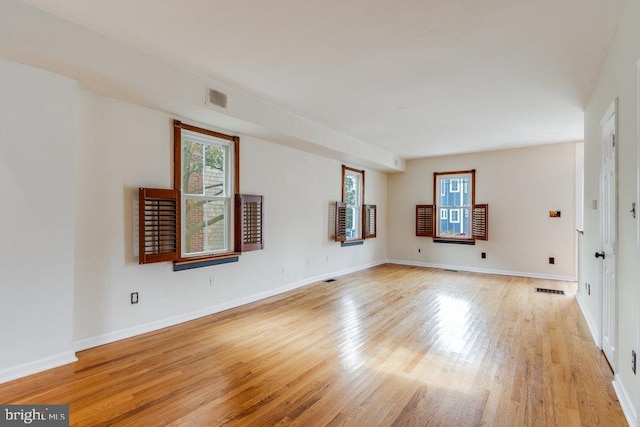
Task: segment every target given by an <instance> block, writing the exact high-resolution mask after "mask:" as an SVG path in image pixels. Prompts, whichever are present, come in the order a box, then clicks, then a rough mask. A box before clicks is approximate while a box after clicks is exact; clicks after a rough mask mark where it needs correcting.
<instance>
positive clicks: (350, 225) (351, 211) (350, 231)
mask: <svg viewBox="0 0 640 427" xmlns="http://www.w3.org/2000/svg"><path fill="white" fill-rule="evenodd" d="M346 231H347V239H354V238H358V237H360V209H359V208H355V207H347V226H346Z"/></svg>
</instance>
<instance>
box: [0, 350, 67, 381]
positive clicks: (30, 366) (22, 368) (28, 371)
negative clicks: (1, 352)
mask: <svg viewBox="0 0 640 427" xmlns="http://www.w3.org/2000/svg"><path fill="white" fill-rule="evenodd" d="M77 361H78V358H77V357H76V355H75V353H74V352H73V351H72V350H69V351H65V352H63V353H58V354H54V355H52V356H49V357H45V358H44V359H40V360H36V361H33V362H29V363H24V364H22V365H18V366H14V367H12V368H8V369H3V370H2V371H0V384H2V383H5V382H9V381H12V380H15V379H18V378H22V377H26V376H27V375H32V374H37V373H38V372H42V371H46V370H47V369H53V368H57V367H58V366H62V365H66V364H67V363H73V362H77Z"/></svg>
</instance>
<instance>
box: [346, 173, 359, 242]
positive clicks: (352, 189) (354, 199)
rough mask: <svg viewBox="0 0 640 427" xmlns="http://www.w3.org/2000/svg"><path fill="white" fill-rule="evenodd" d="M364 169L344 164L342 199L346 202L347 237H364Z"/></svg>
mask: <svg viewBox="0 0 640 427" xmlns="http://www.w3.org/2000/svg"><path fill="white" fill-rule="evenodd" d="M363 194H364V171H362V170H357V169H352V168H348V167H346V166H343V190H342V201H343V202H344V203H346V239H347V240H354V239H361V238H362V223H361V221H362V201H363V198H364V197H363Z"/></svg>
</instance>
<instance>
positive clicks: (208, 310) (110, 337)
mask: <svg viewBox="0 0 640 427" xmlns="http://www.w3.org/2000/svg"><path fill="white" fill-rule="evenodd" d="M385 263H386V260H380V261H377V262H374V263H370V264H365V265H361V266H358V267H352V268H347V269H344V270H340V271H336V272H333V273H327V274H322V275H319V276H315V277H310V278H308V279H304V280H300V281H298V282H295V283H290V284H288V285H284V286H281V287H279V288H275V289H270V290H268V291H265V292H260V293H258V294H254V295H250V296H247V297H244V298H239V299H236V300H233V301H227V302H224V303H221V304H216V305H213V306H210V307H205V308H203V309H201V310H197V311H194V312H191V313H185V314H179V315H176V316H171V317H167V318H165V319H160V320H156V321H155V322H149V323H144V324H142V325H138V326H134V327H132V328H127V329H121V330H119V331H114V332H109V333H106V334H102V335H98V336H95V337H91V338H86V339H83V340H79V341H75V342H74V343H73V348H74V350H75V351H82V350H86V349H89V348H92V347H97V346H99V345H104V344H109V343H112V342H115V341H119V340H122V339H125V338H131V337H134V336H136V335H141V334H145V333H148V332H153V331H157V330H158V329H163V328H167V327H169V326H174V325H178V324H180V323H184V322H189V321H191V320H195V319H199V318H201V317H205V316H209V315H211V314H215V313H219V312H221V311H225V310H229V309H232V308H236V307H240V306H242V305H245V304H250V303H252V302H256V301H260V300H262V299H265V298H269V297H272V296H275V295H278V294H281V293H284V292H287V291H291V290H293V289H297V288H300V287H302V286H306V285H310V284H312V283H316V282H320V281H323V280H326V279H329V278H332V277H337V276H343V275H345V274H349V273H354V272H356V271H360V270H365V269H367V268H371V267H375V266H377V265H381V264H385Z"/></svg>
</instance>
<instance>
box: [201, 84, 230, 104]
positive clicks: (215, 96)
mask: <svg viewBox="0 0 640 427" xmlns="http://www.w3.org/2000/svg"><path fill="white" fill-rule="evenodd" d="M205 104H207V105H213V106H214V107H219V108H224V109H225V110H226V109H227V95H225V94H224V93H222V92H219V91H217V90H215V89H211V88H210V87H208V88H207V99H206V101H205Z"/></svg>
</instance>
